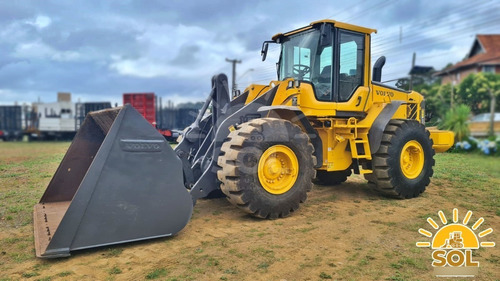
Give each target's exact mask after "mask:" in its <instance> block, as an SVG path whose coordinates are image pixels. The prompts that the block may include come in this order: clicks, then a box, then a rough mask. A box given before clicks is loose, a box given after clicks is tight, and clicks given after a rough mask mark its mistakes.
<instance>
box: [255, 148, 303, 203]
mask: <svg viewBox="0 0 500 281" xmlns="http://www.w3.org/2000/svg"><path fill="white" fill-rule="evenodd" d="M298 168H299V162H298V160H297V156H296V155H295V153H294V152H293V151H292V150H291V149H290V148H289V147H287V146H284V145H280V144H278V145H273V146H271V147H269V148H268V149H267V150H266V151H264V153H263V154H262V156H261V157H260V160H259V171H258V175H259V181H260V184H261V185H262V187H263V188H264V189H265V190H266V191H267V192H269V193H271V194H283V193H285V192H287V191H288V190H290V188H292V186H293V185H294V183H295V180H296V179H297V175H298V170H299V169H298Z"/></svg>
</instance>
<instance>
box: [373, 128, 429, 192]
mask: <svg viewBox="0 0 500 281" xmlns="http://www.w3.org/2000/svg"><path fill="white" fill-rule="evenodd" d="M434 154H435V152H434V149H433V148H432V140H431V139H430V137H429V132H428V131H427V130H426V129H425V126H424V125H422V124H421V123H419V122H417V121H414V120H391V121H390V122H389V124H388V125H387V127H386V128H385V130H384V134H383V136H382V143H381V145H380V148H379V150H378V151H377V153H375V154H374V155H373V159H372V167H373V174H372V175H371V176H368V177H367V179H368V180H369V181H370V182H373V183H374V184H375V185H376V188H377V189H378V190H380V191H381V192H382V193H384V194H386V195H390V196H394V197H398V198H414V197H417V196H419V195H420V194H421V193H422V192H424V190H425V188H426V186H427V185H429V183H430V178H431V177H432V174H433V169H432V167H433V166H434V158H433V157H434Z"/></svg>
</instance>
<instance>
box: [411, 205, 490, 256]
mask: <svg viewBox="0 0 500 281" xmlns="http://www.w3.org/2000/svg"><path fill="white" fill-rule="evenodd" d="M438 216H439V219H440V220H441V222H442V223H443V226H442V227H441V228H439V225H438V224H437V223H436V222H435V221H434V220H433V219H432V218H427V222H428V223H429V224H430V225H431V226H432V227H433V228H434V229H439V230H438V231H437V232H436V234H434V237H433V235H432V232H430V231H428V230H425V229H423V228H420V229H419V230H418V233H420V234H422V235H423V236H425V237H429V238H431V237H432V242H417V247H431V248H432V249H478V248H479V246H481V247H494V246H495V242H479V239H478V236H479V237H480V238H483V237H485V236H486V235H488V234H490V233H492V232H493V229H492V228H488V229H486V230H483V231H481V232H480V233H479V234H477V235H476V233H474V231H475V230H477V229H478V228H479V226H481V224H483V222H484V218H479V219H478V220H477V221H476V222H475V223H474V224H473V225H472V229H471V228H469V226H467V225H468V224H469V220H470V218H471V217H472V211H468V212H467V214H466V215H465V217H464V219H463V221H462V222H459V221H458V209H456V208H455V209H453V223H451V224H448V220H447V219H446V216H445V215H444V213H443V211H439V212H438Z"/></svg>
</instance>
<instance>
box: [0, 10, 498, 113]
mask: <svg viewBox="0 0 500 281" xmlns="http://www.w3.org/2000/svg"><path fill="white" fill-rule="evenodd" d="M499 6H500V4H499V3H498V1H486V2H485V1H477V2H469V1H466V0H456V1H451V0H448V1H430V0H424V1H410V0H404V1H394V0H377V1H366V0H357V1H354V2H353V1H331V0H318V1H292V2H287V4H286V5H285V4H284V3H283V2H282V1H240V2H234V1H230V0H214V1H205V2H203V1H201V2H200V1H184V0H182V1H181V0H171V1H162V0H151V1H140V0H126V1H97V0H77V1H71V2H64V1H63V2H61V1H57V2H52V1H29V0H21V1H3V2H0V24H2V29H0V85H1V87H0V88H1V89H2V91H1V92H0V103H13V102H14V101H16V100H17V101H19V102H22V101H24V102H33V101H36V100H37V98H38V97H41V98H42V100H47V101H51V100H55V98H56V93H57V92H58V91H69V92H72V93H73V95H74V97H75V98H77V97H79V98H80V99H82V100H92V101H106V100H110V101H116V102H119V103H120V102H121V94H122V93H124V92H134V91H137V92H144V91H153V92H155V93H157V94H158V95H160V96H162V97H163V100H164V101H166V100H167V99H172V100H174V101H186V100H189V101H194V100H204V99H205V98H206V95H207V94H208V92H209V90H210V79H211V77H212V75H214V74H217V73H220V72H224V73H228V74H230V73H231V65H230V64H229V63H227V62H226V61H225V59H226V58H230V59H235V58H236V59H241V60H242V63H241V64H238V66H237V67H238V68H237V78H238V79H237V83H238V87H240V88H241V87H245V86H246V85H247V84H248V83H250V82H258V83H268V82H269V80H271V79H275V78H276V67H275V62H276V61H277V58H278V54H279V48H278V47H277V46H270V53H269V55H268V59H267V61H266V62H261V59H260V54H259V53H260V48H261V44H262V41H264V40H269V39H270V38H271V36H272V35H273V34H276V33H278V32H286V31H289V30H293V29H295V28H298V27H301V26H304V25H307V24H309V23H310V22H311V21H315V20H318V19H321V18H326V17H334V18H335V19H337V20H346V19H347V20H349V22H350V23H353V24H358V25H362V26H367V27H373V28H377V29H378V31H379V32H378V34H376V35H374V37H373V38H374V40H373V45H374V48H373V52H372V54H373V55H374V59H375V58H376V57H375V56H378V55H381V54H384V55H386V56H387V58H388V63H387V66H386V68H387V70H385V69H384V79H385V78H387V79H389V78H396V77H398V75H401V74H405V73H407V72H408V69H409V66H410V64H411V55H412V53H413V52H417V64H428V65H432V66H434V67H435V68H437V69H439V68H440V67H442V66H444V65H445V64H446V63H447V62H455V61H456V60H460V59H461V58H462V57H463V56H464V55H465V53H464V49H468V48H469V47H470V44H471V43H472V40H473V35H474V34H475V33H477V32H482V33H492V32H495V31H496V32H498V28H499V27H500V23H498V21H496V22H495V21H494V20H495V17H497V16H496V14H495V11H497V10H498V8H500V7H499ZM400 27H402V30H403V36H402V41H401V42H399V33H400ZM465 52H466V51H465ZM249 69H253V70H252V71H250V70H249ZM229 79H231V77H229ZM7 93H8V94H7Z"/></svg>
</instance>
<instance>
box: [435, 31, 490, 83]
mask: <svg viewBox="0 0 500 281" xmlns="http://www.w3.org/2000/svg"><path fill="white" fill-rule="evenodd" d="M474 65H500V34H478V35H476V39H475V40H474V43H473V44H472V48H471V50H470V52H469V54H468V55H467V58H466V59H465V60H463V61H461V62H458V63H456V64H454V65H452V66H450V67H448V68H446V69H444V70H442V71H440V72H439V73H437V75H444V74H446V73H448V72H454V71H456V70H458V69H460V68H464V67H467V66H474Z"/></svg>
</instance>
